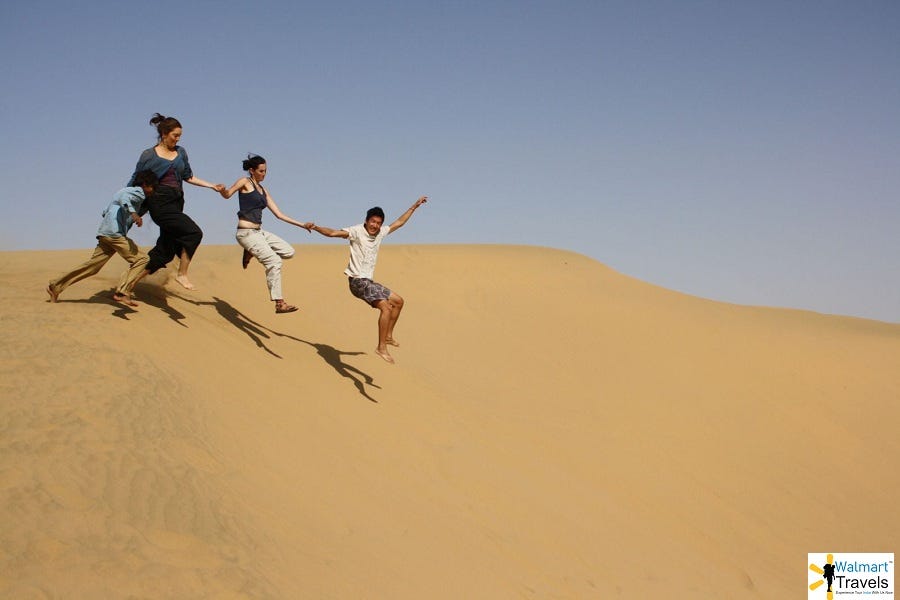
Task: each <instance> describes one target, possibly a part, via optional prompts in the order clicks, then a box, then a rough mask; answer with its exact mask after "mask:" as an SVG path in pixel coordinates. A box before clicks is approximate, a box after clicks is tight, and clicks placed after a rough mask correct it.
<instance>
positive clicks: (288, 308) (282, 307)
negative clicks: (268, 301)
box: [275, 302, 300, 315]
mask: <svg viewBox="0 0 900 600" xmlns="http://www.w3.org/2000/svg"><path fill="white" fill-rule="evenodd" d="M297 310H300V309H299V308H297V307H296V306H292V305H290V304H288V303H287V302H282V303H281V304H276V305H275V314H276V315H280V314H283V313H292V312H294V311H297Z"/></svg>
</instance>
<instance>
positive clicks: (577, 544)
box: [0, 243, 900, 599]
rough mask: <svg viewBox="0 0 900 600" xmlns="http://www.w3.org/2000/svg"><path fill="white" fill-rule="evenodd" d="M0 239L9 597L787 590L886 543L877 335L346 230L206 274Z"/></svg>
mask: <svg viewBox="0 0 900 600" xmlns="http://www.w3.org/2000/svg"><path fill="white" fill-rule="evenodd" d="M89 253H90V250H87V249H82V250H71V251H46V252H3V253H0V284H2V285H0V290H2V291H0V294H2V300H0V307H2V308H0V320H2V329H0V332H2V333H0V335H2V338H0V356H2V361H0V381H2V384H0V394H2V398H0V400H2V401H0V597H2V598H27V599H31V598H35V599H43V598H86V599H95V598H154V599H156V598H215V599H220V598H286V599H299V598H304V599H305V598H316V599H319V598H336V599H357V598H373V599H382V598H384V599H395V598H399V599H405V598H409V599H425V598H429V599H431V598H447V599H451V598H452V599H461V598H488V599H505V598H535V599H550V598H554V599H556V598H638V599H645V598H710V599H721V598H765V599H772V598H802V597H805V596H803V594H804V593H805V591H804V589H805V586H806V584H807V579H806V576H807V553H808V552H895V551H897V550H898V546H897V544H898V540H900V517H898V516H897V506H896V505H897V499H898V498H900V469H898V468H897V465H898V459H900V441H898V439H900V438H898V435H897V425H898V423H900V325H898V324H891V323H883V322H877V321H869V320H863V319H856V318H848V317H839V316H827V315H820V314H815V313H811V312H804V311H797V310H784V309H775V308H758V307H747V306H738V305H730V304H724V303H718V302H713V301H709V300H704V299H700V298H696V297H691V296H687V295H684V294H680V293H676V292H673V291H669V290H666V289H662V288H659V287H655V286H653V285H651V284H648V283H644V282H641V281H638V280H635V279H632V278H629V277H628V276H626V275H623V274H620V273H618V272H616V271H614V270H612V269H610V268H608V267H606V266H604V265H603V264H601V263H599V262H597V261H594V260H592V259H589V258H586V257H584V256H580V255H577V254H573V253H569V252H564V251H559V250H552V249H546V248H534V247H508V246H404V245H395V244H391V243H387V244H385V246H384V247H383V248H382V250H381V254H380V258H379V265H378V271H377V273H376V275H377V278H378V279H379V280H381V281H383V282H384V283H386V284H388V285H389V286H392V287H394V288H395V289H396V290H397V291H398V292H399V293H400V294H401V295H403V296H404V297H405V299H406V301H407V303H406V307H405V308H404V312H403V315H402V316H401V319H400V322H399V324H398V326H397V330H396V337H397V340H398V341H399V342H400V344H401V347H400V348H396V349H392V353H393V354H394V356H395V358H396V360H397V364H395V365H389V364H387V363H385V362H384V361H382V360H380V359H379V358H378V357H377V356H375V354H374V347H375V339H376V335H375V334H376V329H375V321H376V313H375V311H373V310H371V309H369V308H367V307H366V306H365V305H364V304H363V303H362V302H360V301H359V300H356V299H355V298H353V297H352V296H350V294H349V292H348V291H347V284H346V280H345V278H344V277H343V275H342V274H341V271H342V270H343V268H344V266H345V264H346V256H347V250H346V248H345V246H344V245H342V244H337V243H335V244H333V245H303V246H298V252H297V256H296V258H294V259H293V260H291V261H290V262H288V263H286V265H285V297H286V298H287V299H288V300H289V301H291V302H292V303H294V304H297V305H299V306H300V307H301V310H300V311H299V312H297V313H293V314H290V315H275V314H274V311H273V308H272V303H271V302H270V301H269V300H268V297H267V293H266V288H265V281H264V275H263V270H262V267H261V266H260V265H259V264H257V263H255V262H254V263H252V264H251V265H250V268H249V269H248V270H247V271H243V270H242V269H241V268H240V258H241V251H240V248H239V247H238V246H236V245H234V246H202V247H201V248H200V251H199V252H198V254H197V257H196V258H195V260H194V262H193V264H192V267H191V278H192V280H193V281H194V283H195V284H197V286H198V288H199V289H198V290H197V291H194V292H188V291H186V290H184V289H182V288H180V287H179V286H178V285H176V284H175V283H174V282H172V281H168V282H167V280H166V278H167V277H170V276H171V275H172V271H173V269H171V268H170V269H167V272H160V273H158V274H157V275H154V276H153V277H150V278H148V279H147V280H145V282H143V283H141V284H139V286H138V289H137V292H138V300H139V301H140V303H141V306H140V307H139V308H138V309H137V310H132V309H129V308H126V307H123V306H120V305H117V304H115V303H112V302H111V301H110V300H108V296H109V294H110V291H111V289H112V287H113V286H114V284H115V282H116V281H117V279H118V277H119V275H120V273H121V271H122V270H123V269H124V266H125V263H124V262H123V261H122V260H121V259H119V258H113V259H112V261H111V262H110V263H109V265H107V267H106V268H105V269H104V270H103V271H102V272H101V273H100V275H98V276H96V277H94V278H91V279H87V280H85V281H82V282H80V283H77V284H75V285H74V286H72V287H70V288H69V289H68V290H66V291H65V292H64V293H63V294H62V296H61V298H60V302H59V303H58V304H51V303H49V302H47V296H46V294H45V292H44V287H45V286H46V283H47V281H48V280H49V279H50V278H51V277H53V276H55V275H57V274H58V273H59V272H61V271H63V270H65V269H67V268H69V267H72V266H74V265H75V264H77V263H79V262H81V261H82V260H84V259H85V258H86V257H87V256H88V255H89Z"/></svg>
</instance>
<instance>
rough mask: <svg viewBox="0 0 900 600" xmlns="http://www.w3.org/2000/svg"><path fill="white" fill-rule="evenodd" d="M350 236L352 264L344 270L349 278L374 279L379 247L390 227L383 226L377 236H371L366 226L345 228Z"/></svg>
mask: <svg viewBox="0 0 900 600" xmlns="http://www.w3.org/2000/svg"><path fill="white" fill-rule="evenodd" d="M344 231H346V232H347V233H349V234H350V237H349V238H348V239H349V241H350V264H348V265H347V268H346V269H344V274H345V275H347V276H348V277H364V278H366V279H372V278H373V277H374V275H375V261H376V260H378V247H379V246H381V240H383V239H384V236H386V235H387V234H388V233H390V231H391V226H390V225H382V226H381V231H379V232H378V234H377V235H369V232H368V231H366V227H365V225H362V224H360V225H354V226H353V227H344Z"/></svg>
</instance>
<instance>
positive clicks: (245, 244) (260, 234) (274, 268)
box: [234, 229, 294, 300]
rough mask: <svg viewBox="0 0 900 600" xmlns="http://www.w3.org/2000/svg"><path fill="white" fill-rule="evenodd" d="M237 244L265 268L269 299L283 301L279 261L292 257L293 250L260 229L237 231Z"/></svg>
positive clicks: (274, 236)
mask: <svg viewBox="0 0 900 600" xmlns="http://www.w3.org/2000/svg"><path fill="white" fill-rule="evenodd" d="M234 237H235V239H237V242H238V244H240V245H241V247H242V248H244V250H246V251H247V252H249V253H250V254H252V255H253V256H255V257H256V260H258V261H259V262H260V263H262V266H264V267H265V268H266V285H267V286H268V288H269V298H271V299H272V300H283V299H284V296H282V294H281V264H282V260H281V259H283V258H284V259H287V258H291V257H292V256H294V248H293V247H292V246H291V245H290V244H288V243H287V242H286V241H284V240H283V239H281V238H280V237H278V236H277V235H275V234H274V233H269V232H268V231H263V230H262V229H238V230H237V233H236V234H235V236H234Z"/></svg>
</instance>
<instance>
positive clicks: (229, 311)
mask: <svg viewBox="0 0 900 600" xmlns="http://www.w3.org/2000/svg"><path fill="white" fill-rule="evenodd" d="M172 295H173V296H174V297H176V298H178V299H179V300H184V301H185V302H189V303H191V304H193V305H195V306H212V307H213V308H215V309H216V312H217V313H219V315H220V316H221V317H222V318H223V319H225V320H226V321H228V322H229V323H231V324H232V325H234V326H235V327H236V328H237V329H238V331H240V332H242V333H244V334H246V335H247V337H249V338H250V339H251V340H253V343H254V344H256V346H257V347H258V348H261V349H263V350H265V351H266V352H268V353H269V354H271V355H272V356H274V357H275V358H281V355H280V354H278V353H276V352H275V351H274V350H272V349H271V348H269V347H268V346H266V344H265V343H264V342H263V341H262V338H266V339H269V338H270V337H271V336H270V335H269V333H271V334H273V335H279V336H281V335H283V334H281V333H278V332H275V331H272V330H271V329H269V328H268V327H266V326H265V325H262V324H261V323H257V322H256V321H254V320H253V319H251V318H250V317H248V316H247V315H245V314H244V313H242V312H241V311H239V310H238V309H236V308H235V307H233V306H232V305H230V304H229V303H227V302H225V301H224V300H222V299H221V298H217V297H216V296H213V301H212V302H208V301H203V300H193V299H191V298H186V297H185V296H181V295H179V294H172ZM267 332H268V333H267Z"/></svg>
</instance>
